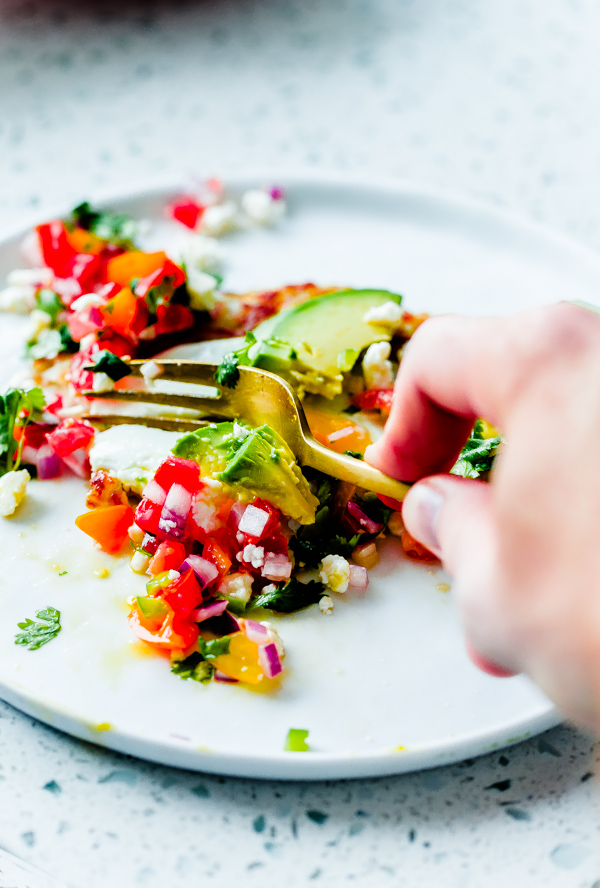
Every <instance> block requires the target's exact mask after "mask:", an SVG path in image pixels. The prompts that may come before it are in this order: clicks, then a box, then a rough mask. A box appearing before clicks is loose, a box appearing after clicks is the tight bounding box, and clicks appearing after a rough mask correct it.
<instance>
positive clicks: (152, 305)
mask: <svg viewBox="0 0 600 888" xmlns="http://www.w3.org/2000/svg"><path fill="white" fill-rule="evenodd" d="M174 284H175V275H174V274H167V275H165V276H164V278H162V280H161V281H160V282H159V283H158V284H156V285H155V286H154V287H150V289H149V290H148V292H147V293H146V295H145V296H144V302H145V303H146V307H147V309H148V311H149V312H150V314H152V315H155V314H156V310H157V308H158V306H159V305H167V304H168V303H169V302H170V301H171V296H172V295H173V290H174V286H173V285H174Z"/></svg>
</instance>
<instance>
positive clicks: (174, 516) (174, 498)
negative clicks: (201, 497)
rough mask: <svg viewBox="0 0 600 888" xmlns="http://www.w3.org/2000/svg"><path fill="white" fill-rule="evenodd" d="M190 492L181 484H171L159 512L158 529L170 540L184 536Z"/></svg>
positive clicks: (190, 503) (189, 504)
mask: <svg viewBox="0 0 600 888" xmlns="http://www.w3.org/2000/svg"><path fill="white" fill-rule="evenodd" d="M191 508H192V494H191V493H190V491H189V490H186V489H185V487H184V486H183V485H182V484H172V485H171V489H170V490H169V492H168V494H167V498H166V500H165V503H164V505H163V508H162V512H161V513H160V519H159V522H158V529H159V531H160V533H162V534H164V536H166V537H167V538H168V539H170V540H182V539H183V538H184V537H185V532H186V528H187V520H188V515H189V514H190V509H191Z"/></svg>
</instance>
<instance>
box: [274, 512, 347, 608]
mask: <svg viewBox="0 0 600 888" xmlns="http://www.w3.org/2000/svg"><path fill="white" fill-rule="evenodd" d="M321 511H324V510H321ZM318 516H319V512H317V517H318ZM315 523H316V522H315ZM324 523H327V522H324ZM312 526H313V527H314V525H312ZM302 530H304V528H300V532H299V533H298V535H297V536H295V537H293V538H292V539H291V540H290V548H291V549H292V551H293V553H294V555H295V556H296V561H298V562H300V563H301V564H304V565H306V567H318V566H319V564H320V563H321V561H322V560H323V559H324V558H325V556H326V555H342V556H343V557H344V558H349V557H350V555H352V552H353V551H354V549H356V547H357V546H358V544H359V542H360V536H361V535H360V534H359V533H357V534H355V535H354V536H352V537H345V536H342V535H341V534H336V535H335V536H332V537H325V538H324V539H323V538H322V537H319V536H318V535H316V536H312V537H308V538H307V537H302V536H300V533H301V532H302ZM321 594H322V593H321ZM316 600H318V599H316Z"/></svg>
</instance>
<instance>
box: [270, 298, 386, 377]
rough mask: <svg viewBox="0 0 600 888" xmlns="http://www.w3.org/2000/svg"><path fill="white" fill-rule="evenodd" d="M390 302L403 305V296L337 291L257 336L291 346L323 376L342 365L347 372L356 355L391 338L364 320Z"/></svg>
mask: <svg viewBox="0 0 600 888" xmlns="http://www.w3.org/2000/svg"><path fill="white" fill-rule="evenodd" d="M390 301H391V302H397V303H398V304H400V302H401V301H402V297H401V296H399V295H398V294H397V293H390V292H388V291H387V290H337V291H336V292H334V293H327V294H326V295H325V296H318V297H317V298H316V299H310V300H309V301H308V302H302V303H301V304H300V305H296V306H294V307H292V308H289V309H286V310H285V311H282V312H280V313H279V314H278V315H275V317H274V318H269V319H268V320H266V321H264V322H263V323H262V324H259V325H258V327H256V329H255V330H254V331H253V333H254V335H255V336H256V339H257V340H259V341H264V340H266V339H277V340H281V341H283V342H286V343H289V344H290V346H292V348H294V349H295V350H296V351H297V353H298V357H299V359H300V360H301V361H303V362H305V363H306V364H308V365H309V366H310V367H313V368H314V369H315V370H318V371H319V372H321V373H329V374H335V373H338V372H339V369H341V366H340V363H341V365H342V366H343V367H344V369H345V364H346V363H347V358H348V356H349V355H350V354H351V353H352V352H356V354H357V355H358V354H359V353H360V352H361V351H362V349H364V348H366V347H367V346H368V345H371V343H372V342H381V341H382V340H385V339H390V333H389V331H388V330H386V329H385V328H384V327H378V326H375V325H373V324H366V323H365V321H364V320H363V318H364V316H365V314H366V313H367V311H369V309H371V308H375V307H376V306H379V305H383V304H384V303H385V302H390ZM340 355H341V356H342V357H341V358H340ZM338 368H339V369H338Z"/></svg>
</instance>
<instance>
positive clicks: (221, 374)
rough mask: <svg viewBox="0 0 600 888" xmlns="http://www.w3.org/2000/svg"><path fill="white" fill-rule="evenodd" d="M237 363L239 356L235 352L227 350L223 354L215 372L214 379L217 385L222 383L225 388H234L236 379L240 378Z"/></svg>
mask: <svg viewBox="0 0 600 888" xmlns="http://www.w3.org/2000/svg"><path fill="white" fill-rule="evenodd" d="M238 364H239V356H238V354H237V352H229V353H228V354H226V355H225V357H224V358H223V360H222V361H221V363H220V364H219V366H218V368H217V372H216V373H215V379H216V381H217V382H218V383H219V385H224V386H225V387H226V388H231V389H232V388H235V386H236V384H237V381H238V379H239V378H240V371H239V370H238Z"/></svg>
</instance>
